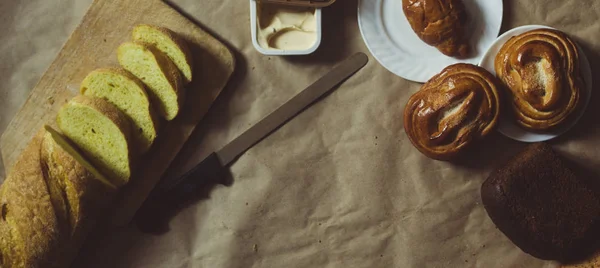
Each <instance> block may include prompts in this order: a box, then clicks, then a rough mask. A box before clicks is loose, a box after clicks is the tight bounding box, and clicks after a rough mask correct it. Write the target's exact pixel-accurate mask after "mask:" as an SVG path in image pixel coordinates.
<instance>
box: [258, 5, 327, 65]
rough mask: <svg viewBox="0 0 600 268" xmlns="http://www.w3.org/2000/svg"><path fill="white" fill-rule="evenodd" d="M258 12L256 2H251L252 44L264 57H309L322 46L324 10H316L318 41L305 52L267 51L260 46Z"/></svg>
mask: <svg viewBox="0 0 600 268" xmlns="http://www.w3.org/2000/svg"><path fill="white" fill-rule="evenodd" d="M257 10H258V4H257V3H256V0H250V31H251V32H252V44H253V45H254V48H255V49H256V50H257V51H258V52H260V53H261V54H264V55H273V56H286V55H308V54H312V53H313V52H315V51H316V50H317V48H319V46H320V45H321V38H322V36H323V28H322V23H323V14H322V10H321V9H320V8H317V9H316V10H315V16H316V19H317V40H316V42H315V43H314V45H313V46H312V47H310V48H308V49H305V50H278V49H265V48H263V47H261V46H260V44H259V43H258V39H257V38H258V30H257V29H258V28H257V27H258V19H257V14H258V12H257Z"/></svg>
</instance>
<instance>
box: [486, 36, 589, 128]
mask: <svg viewBox="0 0 600 268" xmlns="http://www.w3.org/2000/svg"><path fill="white" fill-rule="evenodd" d="M494 65H495V69H496V73H497V74H498V77H499V78H500V79H501V80H502V82H503V83H504V84H505V85H506V88H507V89H508V91H509V92H508V93H509V94H510V103H511V106H512V110H513V112H514V116H515V119H516V121H517V123H518V124H519V125H520V126H521V127H523V128H524V129H528V130H531V131H546V130H550V129H552V128H555V127H558V126H560V125H562V124H563V123H565V122H566V121H568V120H571V115H572V114H573V112H574V111H576V110H577V109H578V107H579V103H580V101H581V99H582V96H581V95H582V90H583V87H584V83H583V80H582V78H581V72H580V70H579V52H578V50H577V47H576V46H575V43H574V42H573V41H572V40H571V38H569V37H568V36H567V35H566V34H564V33H562V32H560V31H558V30H553V29H537V30H532V31H529V32H526V33H523V34H521V35H518V36H515V37H512V38H511V39H509V40H508V41H507V42H506V43H505V44H504V45H503V46H502V48H501V49H500V52H498V54H497V55H496V58H495V61H494Z"/></svg>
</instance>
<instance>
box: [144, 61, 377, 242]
mask: <svg viewBox="0 0 600 268" xmlns="http://www.w3.org/2000/svg"><path fill="white" fill-rule="evenodd" d="M368 61H369V58H368V57H367V55H365V54H364V53H356V54H354V55H353V56H351V57H349V58H348V59H346V60H344V62H342V63H341V64H339V65H338V66H336V67H335V68H333V69H332V70H331V71H329V72H328V73H327V74H326V75H325V76H323V77H322V78H320V79H319V80H317V81H316V82H314V83H313V84H312V85H310V86H309V87H307V88H306V89H304V90H303V91H301V92H300V93H298V94H297V95H296V96H294V97H293V98H292V99H290V100H289V101H288V102H286V103H285V104H283V105H282V106H281V107H279V108H278V109H277V110H275V111H274V112H272V113H271V114H269V115H267V116H266V117H265V118H264V119H262V120H261V121H259V122H258V123H257V124H255V125H254V126H252V127H250V128H249V129H248V130H246V132H244V133H242V134H241V135H240V136H238V137H237V138H235V139H234V140H232V141H231V142H230V143H229V144H227V145H225V146H224V147H223V148H222V149H220V150H218V151H216V152H213V153H211V154H210V155H209V156H208V157H206V158H205V159H204V160H202V161H201V162H200V163H199V164H198V165H197V166H195V167H194V168H192V169H191V170H190V171H188V172H186V173H185V174H183V175H182V176H181V177H179V178H176V179H174V180H169V181H163V182H161V183H159V185H157V187H156V188H155V189H154V190H153V192H152V193H151V194H150V196H149V197H148V199H147V200H146V202H145V203H144V205H143V206H142V208H141V209H140V210H139V211H138V213H137V215H136V218H137V219H138V221H137V222H138V227H140V228H141V229H142V230H148V227H149V226H147V224H153V225H155V223H150V222H154V221H155V220H165V219H160V217H165V216H166V215H167V214H173V213H176V212H175V211H174V210H177V209H179V208H181V207H183V206H185V205H187V204H189V203H190V202H193V201H194V199H195V197H196V195H198V192H199V191H201V190H202V189H203V188H206V187H207V186H209V185H213V184H225V183H224V182H223V181H220V180H221V175H222V173H223V171H225V170H226V169H227V166H228V165H229V164H231V163H232V162H233V161H235V159H236V158H237V157H239V156H241V155H242V154H243V153H245V152H246V151H247V150H248V149H250V148H251V147H252V146H254V145H255V144H257V143H258V142H260V141H261V140H262V139H264V138H265V137H267V136H269V135H270V134H271V133H273V132H274V131H276V130H277V129H278V128H279V127H281V126H282V125H284V124H285V123H286V122H288V121H289V120H290V119H292V118H294V117H295V116H296V115H298V114H299V113H301V112H302V111H303V110H304V109H305V108H307V107H308V106H310V105H311V104H313V103H314V102H316V101H317V100H318V99H319V98H320V97H322V96H323V95H325V94H326V93H328V92H330V91H331V90H332V89H334V88H335V87H336V86H337V85H339V84H341V83H343V82H344V81H345V80H346V79H347V78H349V77H351V76H352V75H353V74H355V73H356V72H358V71H359V70H360V69H362V67H364V66H365V65H366V64H367V62H368ZM165 213H167V214H165ZM171 216H172V215H171ZM140 224H142V225H140ZM143 225H146V226H145V228H142V226H143ZM152 228H153V229H154V227H152Z"/></svg>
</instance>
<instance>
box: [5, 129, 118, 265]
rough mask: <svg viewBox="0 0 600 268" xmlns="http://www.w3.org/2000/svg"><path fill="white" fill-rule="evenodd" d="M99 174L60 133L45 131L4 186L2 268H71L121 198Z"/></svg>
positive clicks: (41, 131) (23, 154) (28, 148)
mask: <svg viewBox="0 0 600 268" xmlns="http://www.w3.org/2000/svg"><path fill="white" fill-rule="evenodd" d="M99 174H100V173H99V172H98V171H97V170H95V169H94V168H93V167H92V166H91V164H90V163H89V162H87V160H85V159H84V158H83V157H82V156H81V155H80V154H79V153H78V152H77V150H76V149H75V148H74V147H72V145H71V144H70V143H68V142H67V140H66V139H65V138H63V137H61V136H60V134H58V133H57V132H56V131H53V130H52V129H50V128H46V129H42V130H40V131H39V132H38V134H37V135H36V136H35V137H34V138H33V139H32V140H31V142H30V143H29V145H28V146H27V148H26V149H25V150H24V151H23V153H22V154H21V156H20V157H19V159H18V160H17V162H16V164H15V165H14V167H13V170H12V171H11V173H9V174H8V177H7V178H6V180H5V182H4V183H3V184H2V186H0V212H1V217H0V267H15V268H21V267H23V268H38V267H40V268H41V267H44V268H46V267H50V268H52V267H68V266H69V265H70V263H71V262H72V261H73V259H74V258H75V256H76V254H77V251H78V249H79V248H80V247H81V245H82V244H83V241H84V239H85V237H86V236H87V234H88V232H89V231H90V230H91V228H93V226H94V225H95V219H96V218H97V215H98V213H99V212H100V211H102V210H103V209H104V208H106V207H107V205H108V204H109V203H110V202H112V200H113V198H114V196H115V193H116V190H117V188H116V187H115V186H114V185H112V184H110V183H108V181H107V180H105V179H103V178H102V176H101V175H99ZM96 176H100V177H96Z"/></svg>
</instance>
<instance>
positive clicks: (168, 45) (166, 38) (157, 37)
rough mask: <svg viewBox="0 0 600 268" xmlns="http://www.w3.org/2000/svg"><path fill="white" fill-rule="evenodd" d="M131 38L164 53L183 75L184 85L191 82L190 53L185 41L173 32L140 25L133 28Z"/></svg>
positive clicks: (191, 65)
mask: <svg viewBox="0 0 600 268" xmlns="http://www.w3.org/2000/svg"><path fill="white" fill-rule="evenodd" d="M132 37H133V40H134V41H137V42H142V43H148V44H152V45H153V46H155V47H156V48H158V50H160V51H162V52H163V53H165V55H167V57H169V59H171V61H173V63H175V65H176V66H177V68H178V69H179V71H181V73H182V74H183V82H184V84H187V83H189V82H191V81H192V72H193V62H194V61H193V58H192V52H191V50H190V49H189V47H188V45H187V43H186V41H185V40H183V38H181V37H180V36H178V35H177V34H176V33H175V32H173V31H171V30H169V29H167V28H164V27H159V26H154V25H148V24H140V25H137V26H135V27H134V28H133V32H132Z"/></svg>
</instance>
